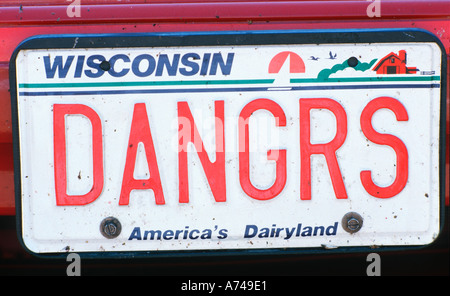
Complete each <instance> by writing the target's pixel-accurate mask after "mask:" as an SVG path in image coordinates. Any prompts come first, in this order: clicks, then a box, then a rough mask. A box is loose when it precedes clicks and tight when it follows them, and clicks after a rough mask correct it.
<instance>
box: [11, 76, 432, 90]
mask: <svg viewBox="0 0 450 296" xmlns="http://www.w3.org/2000/svg"><path fill="white" fill-rule="evenodd" d="M440 78H441V77H440V76H411V77H405V76H403V77H350V78H347V77H343V78H328V79H318V78H293V79H291V80H290V82H291V83H327V82H331V83H336V82H390V81H397V82H398V81H433V80H440ZM274 81H275V79H241V80H184V81H131V82H79V83H76V82H72V83H21V84H19V88H64V87H65V88H68V87H73V88H75V87H125V86H167V85H169V86H174V85H230V84H272V83H273V82H274Z"/></svg>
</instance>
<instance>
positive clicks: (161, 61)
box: [155, 53, 180, 76]
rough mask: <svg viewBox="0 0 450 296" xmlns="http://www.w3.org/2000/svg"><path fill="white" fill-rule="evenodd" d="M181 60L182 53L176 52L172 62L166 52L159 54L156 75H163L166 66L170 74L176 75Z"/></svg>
mask: <svg viewBox="0 0 450 296" xmlns="http://www.w3.org/2000/svg"><path fill="white" fill-rule="evenodd" d="M179 60H180V54H178V53H177V54H174V55H173V60H172V63H170V61H169V58H168V56H167V55H166V54H161V55H159V58H158V66H157V68H156V73H155V75H156V76H162V74H163V71H164V68H166V70H167V74H169V76H175V75H176V74H177V69H178V62H179Z"/></svg>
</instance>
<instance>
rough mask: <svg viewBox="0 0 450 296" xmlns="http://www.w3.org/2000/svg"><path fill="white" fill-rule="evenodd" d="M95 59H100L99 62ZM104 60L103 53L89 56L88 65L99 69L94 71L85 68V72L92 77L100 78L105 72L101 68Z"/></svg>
mask: <svg viewBox="0 0 450 296" xmlns="http://www.w3.org/2000/svg"><path fill="white" fill-rule="evenodd" d="M95 61H98V62H97V63H96V62H95ZM103 61H105V57H104V56H102V55H99V54H95V55H92V56H90V57H88V59H87V61H86V65H87V66H88V67H90V68H92V69H94V70H97V71H94V72H92V70H85V71H84V74H85V75H86V76H87V77H90V78H98V77H100V76H102V75H103V73H105V71H103V70H102V69H101V68H100V64H101V63H102V62H103Z"/></svg>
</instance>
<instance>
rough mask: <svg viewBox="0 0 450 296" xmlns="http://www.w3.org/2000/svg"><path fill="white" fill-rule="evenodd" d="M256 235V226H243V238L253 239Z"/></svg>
mask: <svg viewBox="0 0 450 296" xmlns="http://www.w3.org/2000/svg"><path fill="white" fill-rule="evenodd" d="M256 233H258V227H257V226H256V225H247V226H245V233H244V237H245V238H251V237H254V236H255V235H256Z"/></svg>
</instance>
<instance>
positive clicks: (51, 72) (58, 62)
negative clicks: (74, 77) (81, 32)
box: [44, 56, 75, 78]
mask: <svg viewBox="0 0 450 296" xmlns="http://www.w3.org/2000/svg"><path fill="white" fill-rule="evenodd" d="M74 58H75V56H68V57H67V60H66V63H65V64H64V66H63V58H62V56H56V57H55V59H54V60H53V65H50V57H49V56H44V67H45V74H46V75H47V78H54V77H55V74H56V72H57V71H58V77H59V78H66V75H67V72H68V71H69V68H70V65H72V61H73V59H74Z"/></svg>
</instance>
